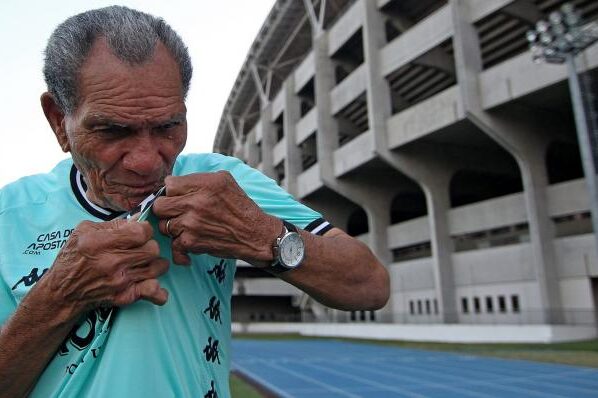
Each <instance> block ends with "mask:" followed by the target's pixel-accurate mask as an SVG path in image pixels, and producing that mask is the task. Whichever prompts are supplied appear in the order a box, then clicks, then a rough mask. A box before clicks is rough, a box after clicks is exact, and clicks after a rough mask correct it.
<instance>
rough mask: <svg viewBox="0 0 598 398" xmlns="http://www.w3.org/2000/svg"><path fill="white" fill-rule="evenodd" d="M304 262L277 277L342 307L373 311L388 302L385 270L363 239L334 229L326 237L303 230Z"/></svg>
mask: <svg viewBox="0 0 598 398" xmlns="http://www.w3.org/2000/svg"><path fill="white" fill-rule="evenodd" d="M301 235H302V236H303V239H304V241H305V245H306V248H305V252H306V257H305V260H304V264H303V265H302V266H301V267H299V268H298V269H296V270H293V271H288V272H285V273H283V274H281V275H280V277H281V278H282V279H283V280H285V281H287V282H289V283H291V284H293V285H295V286H297V287H298V288H300V289H301V290H303V291H305V292H306V293H308V294H309V295H310V296H312V297H313V298H314V299H316V300H317V301H319V302H320V303H322V304H324V305H327V306H329V307H332V308H337V309H341V310H373V309H379V308H381V307H383V306H384V305H385V304H386V302H387V301H388V297H389V291H390V282H389V277H388V272H387V271H386V269H385V268H384V266H383V265H382V264H380V262H379V261H378V260H377V259H376V257H375V256H374V255H373V254H372V252H371V251H370V249H369V248H368V247H367V246H366V245H365V244H363V243H362V242H360V241H358V240H356V239H354V238H351V237H350V236H348V235H346V234H345V233H344V232H342V231H340V230H338V229H333V230H331V231H329V232H328V233H327V234H326V235H325V236H314V235H312V234H310V233H308V232H305V231H302V232H301Z"/></svg>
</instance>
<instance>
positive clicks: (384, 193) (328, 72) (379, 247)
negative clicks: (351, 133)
mask: <svg viewBox="0 0 598 398" xmlns="http://www.w3.org/2000/svg"><path fill="white" fill-rule="evenodd" d="M313 51H314V62H315V77H314V81H315V98H316V120H317V146H318V165H319V167H320V177H321V178H322V182H323V183H324V185H325V186H326V187H328V188H330V189H331V190H333V191H335V192H337V193H338V194H340V195H342V196H344V197H346V198H348V199H349V200H351V201H353V202H354V203H357V204H359V205H361V206H363V208H364V209H365V211H366V213H367V215H368V223H369V247H370V249H372V251H373V252H374V254H375V255H376V256H377V257H378V259H379V260H380V261H381V262H382V263H383V264H389V263H390V262H391V259H392V258H391V254H390V250H389V249H388V237H387V229H388V224H389V221H390V200H391V199H390V198H389V197H388V196H389V191H388V189H385V190H378V191H376V188H375V187H371V186H366V185H365V184H358V183H355V182H348V181H340V180H338V179H337V178H336V177H335V175H334V162H333V159H334V156H333V154H334V151H335V150H336V149H337V148H338V135H339V133H338V124H337V122H336V120H335V119H334V117H333V116H332V112H331V106H330V91H331V90H332V88H334V85H335V84H334V67H333V64H332V60H331V59H330V57H329V56H328V35H327V32H326V31H322V33H321V34H319V35H316V36H315V37H314V38H313ZM384 311H385V312H391V309H390V307H387V308H386V309H385V310H384Z"/></svg>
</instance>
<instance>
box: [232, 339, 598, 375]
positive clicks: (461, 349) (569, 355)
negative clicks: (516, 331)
mask: <svg viewBox="0 0 598 398" xmlns="http://www.w3.org/2000/svg"><path fill="white" fill-rule="evenodd" d="M235 338H236V339H243V338H248V339H264V340H296V339H311V337H304V336H300V335H297V334H260V335H253V334H251V335H235ZM319 339H320V338H319ZM321 339H327V338H325V337H322V338H321ZM328 339H331V340H340V341H350V342H354V343H368V344H377V345H384V346H392V347H402V348H412V349H420V350H429V351H448V352H456V353H460V354H468V355H481V356H490V357H499V358H509V359H522V360H529V361H538V362H551V363H561V364H567V365H576V366H588V367H594V368H598V339H595V340H588V341H578V342H571V343H552V344H457V343H425V342H412V341H388V340H385V341H381V340H368V339H345V338H328Z"/></svg>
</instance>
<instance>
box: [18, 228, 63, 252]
mask: <svg viewBox="0 0 598 398" xmlns="http://www.w3.org/2000/svg"><path fill="white" fill-rule="evenodd" d="M73 230H74V229H61V230H57V231H51V232H44V233H41V234H39V235H38V236H37V237H36V238H35V241H33V242H31V243H29V245H28V246H27V247H26V248H25V250H24V251H23V254H26V255H34V256H39V255H41V254H42V252H45V251H49V250H58V249H60V248H62V246H64V244H65V243H66V241H67V240H68V238H69V236H71V234H72V233H73Z"/></svg>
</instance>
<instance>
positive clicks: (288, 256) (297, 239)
mask: <svg viewBox="0 0 598 398" xmlns="http://www.w3.org/2000/svg"><path fill="white" fill-rule="evenodd" d="M272 253H273V254H274V261H273V262H272V265H271V266H270V268H269V271H271V272H273V273H275V274H279V273H281V272H285V271H289V270H292V269H296V268H298V267H299V266H300V265H301V263H302V262H303V259H304V257H305V243H304V242H303V238H302V237H301V235H300V234H299V231H298V230H297V227H295V226H294V225H293V224H291V223H289V222H286V221H284V220H282V232H281V233H280V235H279V236H278V237H277V238H276V240H275V241H274V243H273V244H272Z"/></svg>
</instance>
